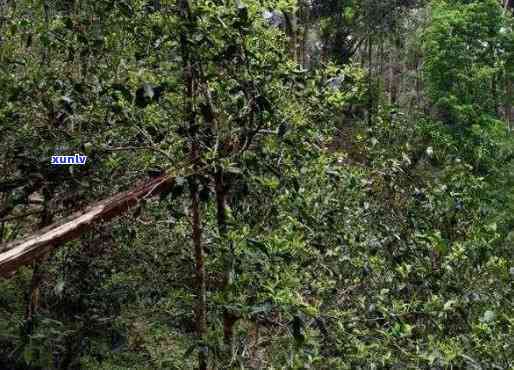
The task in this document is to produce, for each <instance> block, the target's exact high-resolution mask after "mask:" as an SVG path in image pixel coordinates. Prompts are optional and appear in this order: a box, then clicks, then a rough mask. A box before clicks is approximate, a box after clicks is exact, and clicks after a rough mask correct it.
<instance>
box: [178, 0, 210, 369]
mask: <svg viewBox="0 0 514 370" xmlns="http://www.w3.org/2000/svg"><path fill="white" fill-rule="evenodd" d="M177 5H178V9H179V11H180V15H181V16H182V19H183V20H185V21H186V23H187V29H188V30H191V29H193V28H194V26H195V22H194V19H193V16H192V13H191V9H190V6H189V2H188V0H178V4H177ZM180 43H181V52H182V60H183V63H184V66H183V73H184V82H185V95H186V96H185V106H184V111H185V115H186V117H187V121H188V125H189V139H190V142H191V149H190V160H191V162H192V163H193V169H194V170H195V171H196V170H198V163H197V160H198V158H199V156H200V143H199V137H198V132H197V127H196V110H195V106H194V101H195V98H196V90H197V89H196V85H197V82H198V81H197V80H198V79H197V73H196V68H195V66H194V65H193V63H194V62H195V57H194V56H193V55H191V50H190V49H189V45H188V35H187V34H186V32H185V31H184V32H182V34H181V35H180ZM189 190H190V194H191V229H192V241H193V250H194V256H195V285H196V287H195V288H196V294H197V301H196V305H195V307H194V311H195V320H196V334H197V339H198V344H199V351H198V368H199V369H200V370H207V359H208V350H207V345H206V343H205V341H206V335H207V296H206V279H205V261H204V260H205V257H204V250H203V245H202V225H201V220H200V193H199V189H198V178H197V176H196V175H192V176H191V177H190V178H189Z"/></svg>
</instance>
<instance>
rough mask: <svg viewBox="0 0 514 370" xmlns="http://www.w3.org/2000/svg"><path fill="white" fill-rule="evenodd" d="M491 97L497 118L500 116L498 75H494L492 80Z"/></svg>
mask: <svg viewBox="0 0 514 370" xmlns="http://www.w3.org/2000/svg"><path fill="white" fill-rule="evenodd" d="M491 95H492V97H493V109H494V113H495V114H496V116H498V115H499V109H498V108H499V104H498V88H497V74H496V73H495V74H494V75H493V78H492V80H491Z"/></svg>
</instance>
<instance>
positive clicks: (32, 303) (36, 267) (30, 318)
mask: <svg viewBox="0 0 514 370" xmlns="http://www.w3.org/2000/svg"><path fill="white" fill-rule="evenodd" d="M51 197H52V193H51V192H49V191H45V203H44V210H43V213H42V214H41V221H40V223H39V228H40V229H41V228H43V227H45V226H48V225H50V224H51V223H52V219H53V215H52V214H51V212H50V210H49V206H48V203H49V201H50V199H51ZM47 259H48V253H47V254H45V255H44V256H43V257H42V258H40V259H39V260H36V261H34V262H33V264H32V267H33V268H32V279H31V281H30V287H29V293H28V295H27V307H26V310H25V333H24V334H25V336H26V337H27V338H28V337H29V336H30V335H32V334H33V332H34V317H35V315H36V314H37V311H38V308H39V297H40V287H41V283H42V282H43V280H44V278H45V270H44V263H45V261H46V260H47Z"/></svg>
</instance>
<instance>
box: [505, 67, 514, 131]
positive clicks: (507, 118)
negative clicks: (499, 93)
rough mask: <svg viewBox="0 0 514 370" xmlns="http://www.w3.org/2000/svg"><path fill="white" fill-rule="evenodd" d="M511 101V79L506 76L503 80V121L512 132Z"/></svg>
mask: <svg viewBox="0 0 514 370" xmlns="http://www.w3.org/2000/svg"><path fill="white" fill-rule="evenodd" d="M512 99H513V96H512V78H511V77H510V76H509V75H508V74H507V76H506V80H505V121H506V122H507V127H508V128H509V130H512Z"/></svg>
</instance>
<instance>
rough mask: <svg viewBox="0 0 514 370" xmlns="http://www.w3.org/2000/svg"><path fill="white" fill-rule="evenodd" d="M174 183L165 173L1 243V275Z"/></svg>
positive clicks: (12, 270)
mask: <svg viewBox="0 0 514 370" xmlns="http://www.w3.org/2000/svg"><path fill="white" fill-rule="evenodd" d="M174 183H175V176H173V175H169V174H164V175H161V176H159V177H156V178H155V179H152V180H150V181H148V182H146V183H144V184H142V185H140V186H137V187H135V188H134V189H131V190H128V191H125V192H122V193H118V194H116V195H114V196H112V197H110V198H107V199H104V200H101V201H98V202H96V203H94V204H92V205H90V206H88V207H87V208H86V209H84V210H83V211H78V212H75V213H73V214H71V215H70V216H68V217H65V218H64V219H62V220H60V221H58V222H56V223H53V224H51V225H49V226H47V227H45V228H43V229H41V230H39V231H37V232H36V233H34V234H32V235H31V236H29V237H27V238H25V239H23V240H19V241H14V242H11V243H8V244H7V245H5V246H3V247H0V252H2V253H0V276H3V277H9V276H11V275H12V274H14V272H16V270H17V269H18V268H19V267H21V266H23V265H26V264H29V263H30V262H32V261H34V260H36V259H39V258H41V257H43V256H44V255H46V254H47V253H49V252H50V251H52V250H53V249H55V248H57V247H58V246H59V245H61V244H63V243H64V242H67V241H70V240H72V239H74V238H76V237H78V236H79V235H81V234H82V233H84V232H85V231H86V230H88V229H90V228H91V227H92V226H93V225H94V224H95V223H97V222H99V221H108V220H110V219H112V218H114V217H116V216H118V215H120V214H122V213H124V212H126V211H127V210H128V209H129V208H131V207H132V206H134V205H136V204H137V203H138V202H139V201H141V200H143V199H146V198H150V197H152V196H154V195H156V194H159V193H161V192H164V191H166V190H169V189H170V188H171V187H172V186H173V184H174Z"/></svg>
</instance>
